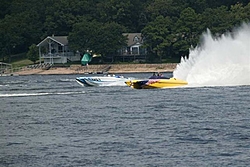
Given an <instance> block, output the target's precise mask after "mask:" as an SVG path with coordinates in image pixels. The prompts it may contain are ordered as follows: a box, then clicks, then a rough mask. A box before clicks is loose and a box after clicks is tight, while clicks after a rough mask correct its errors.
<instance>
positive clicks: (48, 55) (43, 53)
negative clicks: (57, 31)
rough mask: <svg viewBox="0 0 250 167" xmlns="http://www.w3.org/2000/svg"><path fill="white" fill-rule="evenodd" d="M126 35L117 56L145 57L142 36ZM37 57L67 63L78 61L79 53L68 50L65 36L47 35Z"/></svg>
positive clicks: (41, 43) (49, 61)
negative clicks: (125, 41)
mask: <svg viewBox="0 0 250 167" xmlns="http://www.w3.org/2000/svg"><path fill="white" fill-rule="evenodd" d="M123 35H125V36H127V37H128V41H127V46H125V47H123V48H122V49H121V50H119V51H118V54H117V55H116V56H117V57H122V59H123V60H124V59H125V58H128V59H133V60H135V59H141V58H143V59H144V58H145V55H146V49H145V48H142V44H143V38H142V35H141V33H124V34H123ZM37 47H39V57H40V62H41V59H43V60H44V63H49V64H55V63H63V64H64V63H67V62H69V61H70V62H73V61H80V60H81V55H80V53H78V52H76V53H75V52H74V51H72V50H70V48H69V47H68V39H67V36H54V35H52V36H48V37H47V38H45V39H44V40H42V41H41V42H40V43H39V44H37Z"/></svg>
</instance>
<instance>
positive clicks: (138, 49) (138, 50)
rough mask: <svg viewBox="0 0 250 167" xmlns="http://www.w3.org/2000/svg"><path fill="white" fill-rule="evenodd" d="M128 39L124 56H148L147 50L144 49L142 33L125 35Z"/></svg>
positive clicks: (123, 50) (123, 49) (123, 52)
mask: <svg viewBox="0 0 250 167" xmlns="http://www.w3.org/2000/svg"><path fill="white" fill-rule="evenodd" d="M123 35H124V36H127V37H128V41H127V47H124V48H122V52H121V54H122V55H142V54H146V49H145V48H142V44H143V38H142V35H141V33H123Z"/></svg>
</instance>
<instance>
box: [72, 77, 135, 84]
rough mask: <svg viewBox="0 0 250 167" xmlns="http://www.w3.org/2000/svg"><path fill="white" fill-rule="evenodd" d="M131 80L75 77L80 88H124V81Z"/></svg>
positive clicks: (123, 78)
mask: <svg viewBox="0 0 250 167" xmlns="http://www.w3.org/2000/svg"><path fill="white" fill-rule="evenodd" d="M131 79H133V78H126V77H123V76H116V75H113V76H110V75H108V76H100V77H99V76H92V77H77V78H76V81H77V82H78V83H79V84H80V85H82V86H126V84H125V81H127V80H131Z"/></svg>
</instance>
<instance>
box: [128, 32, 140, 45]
mask: <svg viewBox="0 0 250 167" xmlns="http://www.w3.org/2000/svg"><path fill="white" fill-rule="evenodd" d="M123 35H125V36H127V37H128V41H127V44H128V46H132V45H134V44H142V43H143V39H142V36H141V33H123ZM137 39H138V40H137Z"/></svg>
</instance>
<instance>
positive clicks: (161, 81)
mask: <svg viewBox="0 0 250 167" xmlns="http://www.w3.org/2000/svg"><path fill="white" fill-rule="evenodd" d="M125 83H126V84H127V85H128V86H129V87H131V88H134V89H155V88H173V87H180V86H185V85H187V84H188V83H187V82H186V81H183V80H180V79H177V78H165V77H159V78H154V79H145V80H127V81H125Z"/></svg>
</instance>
